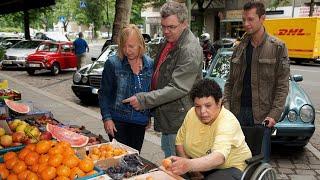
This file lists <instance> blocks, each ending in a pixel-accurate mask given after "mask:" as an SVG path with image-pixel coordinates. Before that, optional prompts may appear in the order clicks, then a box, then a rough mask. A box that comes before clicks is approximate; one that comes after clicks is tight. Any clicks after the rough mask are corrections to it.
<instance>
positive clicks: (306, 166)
mask: <svg viewBox="0 0 320 180" xmlns="http://www.w3.org/2000/svg"><path fill="white" fill-rule="evenodd" d="M294 166H295V167H296V168H297V169H310V167H309V166H308V165H307V164H294ZM311 169H313V168H311Z"/></svg>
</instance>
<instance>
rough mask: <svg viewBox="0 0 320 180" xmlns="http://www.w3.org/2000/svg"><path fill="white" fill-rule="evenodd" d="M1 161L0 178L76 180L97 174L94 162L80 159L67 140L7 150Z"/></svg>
mask: <svg viewBox="0 0 320 180" xmlns="http://www.w3.org/2000/svg"><path fill="white" fill-rule="evenodd" d="M3 160H4V162H3V163H0V175H1V179H10V178H12V179H14V178H15V179H28V180H33V179H35V180H37V179H75V178H81V177H85V176H90V175H94V174H96V175H98V172H97V171H96V170H95V169H94V163H93V161H92V160H90V159H87V158H85V159H79V158H78V157H77V156H76V155H75V152H74V150H73V149H72V148H71V145H70V144H69V143H67V142H55V141H47V140H42V141H39V142H38V143H37V144H28V145H27V146H26V147H25V148H23V149H22V150H20V151H19V152H7V153H6V154H4V156H3ZM9 177H10V178H9Z"/></svg>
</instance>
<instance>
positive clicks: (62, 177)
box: [55, 176, 70, 180]
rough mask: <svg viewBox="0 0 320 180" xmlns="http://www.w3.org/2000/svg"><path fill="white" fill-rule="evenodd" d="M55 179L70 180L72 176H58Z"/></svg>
mask: <svg viewBox="0 0 320 180" xmlns="http://www.w3.org/2000/svg"><path fill="white" fill-rule="evenodd" d="M55 180H70V178H68V177H65V176H58V177H56V178H55Z"/></svg>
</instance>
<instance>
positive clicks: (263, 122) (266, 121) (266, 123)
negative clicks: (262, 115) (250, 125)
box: [261, 120, 269, 127]
mask: <svg viewBox="0 0 320 180" xmlns="http://www.w3.org/2000/svg"><path fill="white" fill-rule="evenodd" d="M261 124H262V126H264V127H268V124H269V120H264V121H262V123H261Z"/></svg>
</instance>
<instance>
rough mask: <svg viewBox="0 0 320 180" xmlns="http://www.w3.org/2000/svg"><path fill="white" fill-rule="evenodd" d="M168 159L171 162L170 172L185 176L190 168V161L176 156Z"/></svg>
mask: <svg viewBox="0 0 320 180" xmlns="http://www.w3.org/2000/svg"><path fill="white" fill-rule="evenodd" d="M170 159H171V161H172V162H173V163H172V166H171V168H170V170H171V171H172V172H173V173H174V174H176V175H182V174H185V173H187V172H188V171H190V170H191V168H192V165H191V160H190V159H187V158H182V157H178V156H171V157H170Z"/></svg>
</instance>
